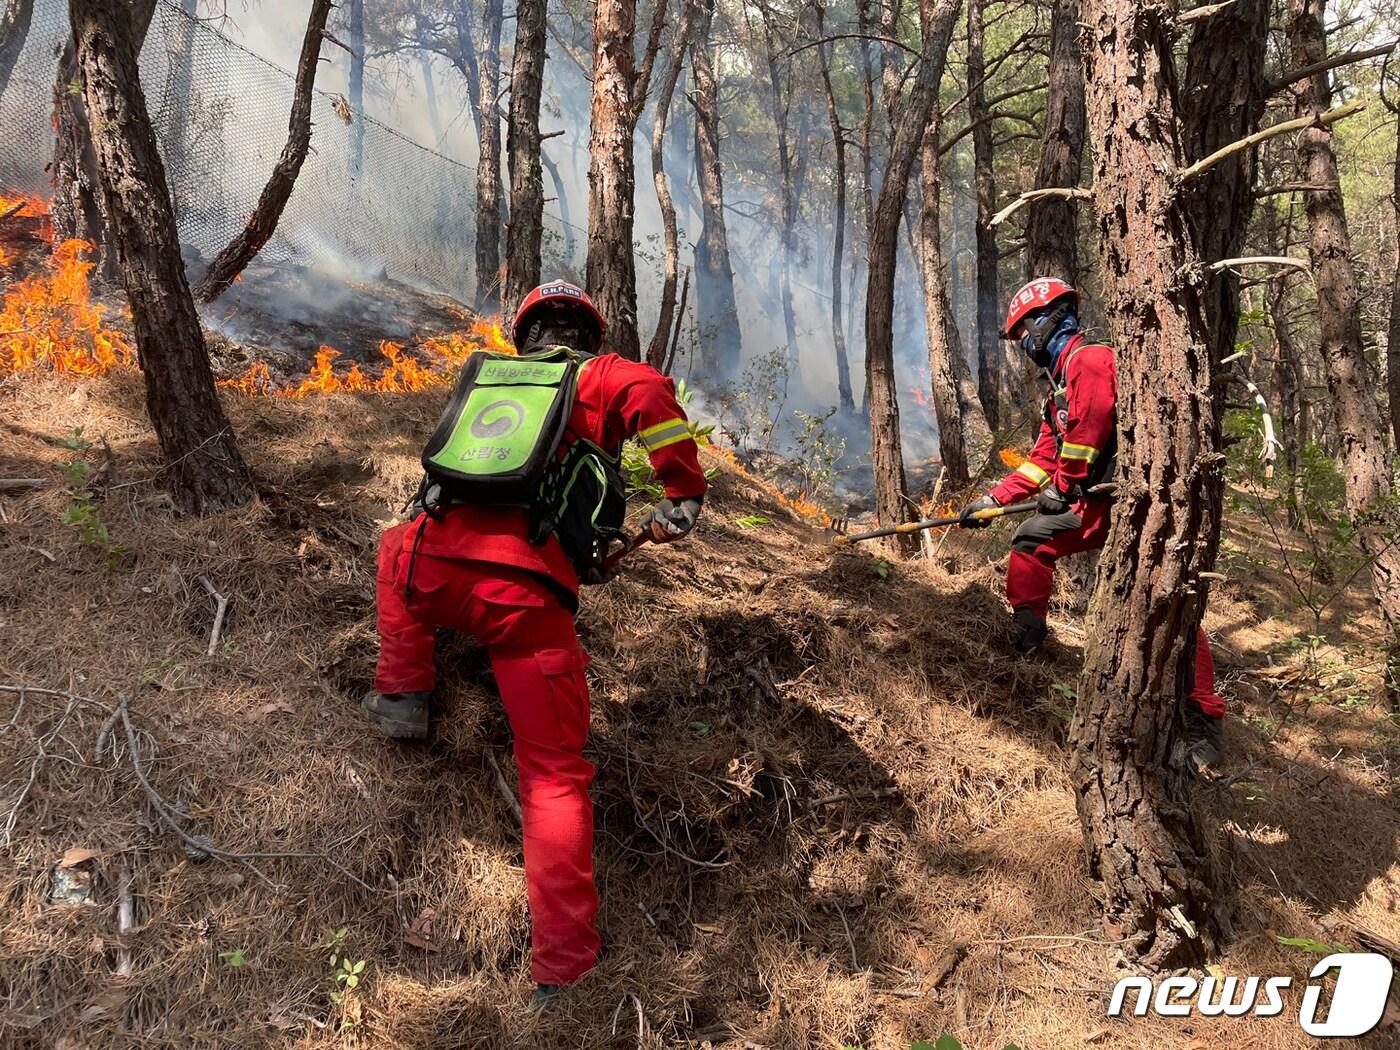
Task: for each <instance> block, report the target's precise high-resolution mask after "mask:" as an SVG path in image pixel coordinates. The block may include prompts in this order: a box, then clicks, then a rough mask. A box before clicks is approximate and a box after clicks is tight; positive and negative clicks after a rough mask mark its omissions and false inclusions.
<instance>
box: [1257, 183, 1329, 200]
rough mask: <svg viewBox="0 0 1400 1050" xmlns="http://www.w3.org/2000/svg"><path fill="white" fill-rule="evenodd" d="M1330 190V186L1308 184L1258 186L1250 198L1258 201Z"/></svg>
mask: <svg viewBox="0 0 1400 1050" xmlns="http://www.w3.org/2000/svg"><path fill="white" fill-rule="evenodd" d="M1331 188H1332V187H1331V186H1317V185H1314V184H1313V183H1310V182H1280V183H1278V184H1277V185H1274V186H1260V187H1259V188H1258V189H1257V190H1255V191H1254V193H1253V194H1252V196H1253V197H1254V199H1255V200H1259V199H1260V198H1261V197H1277V196H1278V195H1279V194H1280V193H1321V192H1322V191H1324V190H1330V189H1331Z"/></svg>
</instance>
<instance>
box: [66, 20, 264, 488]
mask: <svg viewBox="0 0 1400 1050" xmlns="http://www.w3.org/2000/svg"><path fill="white" fill-rule="evenodd" d="M69 13H70V17H71V20H72V26H73V35H74V40H75V41H76V48H77V52H76V53H77V58H78V65H79V69H80V71H81V75H82V85H83V97H84V101H85V103H86V107H87V112H88V113H91V114H92V117H93V119H92V127H93V146H94V149H95V152H96V156H97V167H98V176H99V178H100V179H101V182H102V188H103V192H104V194H105V199H106V205H107V214H108V216H109V218H110V222H111V233H112V241H113V243H114V244H115V246H116V253H117V256H118V260H119V262H120V266H121V272H122V279H123V282H124V284H125V285H126V292H127V296H128V298H129V299H130V302H131V319H132V324H133V326H134V328H135V330H136V343H137V351H138V354H139V357H140V361H141V369H142V372H143V373H144V375H145V381H146V409H147V411H148V412H149V414H150V417H151V423H152V425H153V426H154V427H155V431H156V437H157V439H158V440H159V442H160V447H161V452H162V453H163V454H164V456H165V460H166V463H167V464H168V470H169V475H168V476H169V479H170V482H171V487H172V489H173V490H174V494H175V497H176V498H177V499H178V500H179V502H180V503H181V505H182V506H184V507H185V508H187V509H189V510H192V511H195V512H198V513H204V512H210V511H217V510H220V509H223V508H226V507H232V506H236V505H238V504H241V503H245V502H247V501H248V500H249V499H250V498H251V497H252V495H253V480H252V476H251V474H250V473H249V471H248V467H247V465H246V464H245V463H244V462H243V457H242V456H241V455H240V454H239V451H238V445H237V444H236V442H235V441H234V437H233V433H232V431H231V430H230V428H229V424H228V420H227V419H226V418H225V417H224V412H223V408H222V406H221V405H220V404H219V399H218V395H217V393H216V391H215V389H214V376H213V373H212V372H211V371H210V368H209V355H208V352H207V351H206V349H205V345H204V335H203V332H202V331H201V330H200V327H199V317H198V315H197V314H196V313H195V308H194V300H193V299H192V298H191V297H190V290H189V286H188V285H187V284H186V282H185V270H184V265H183V263H182V262H181V259H180V243H179V238H178V236H177V235H176V232H175V217H174V214H173V212H172V211H171V207H170V191H169V189H168V188H167V186H166V182H165V168H164V166H163V165H162V163H161V159H160V153H159V151H158V150H157V148H156V137H155V133H154V132H153V131H152V130H151V123H150V118H149V116H148V115H147V112H146V101H145V98H144V96H143V95H142V93H141V79H140V73H139V71H138V69H137V62H136V55H137V51H136V41H137V36H136V34H135V33H134V32H133V19H132V13H131V9H130V8H129V7H127V6H126V5H124V4H113V3H105V2H101V0H70V3H69Z"/></svg>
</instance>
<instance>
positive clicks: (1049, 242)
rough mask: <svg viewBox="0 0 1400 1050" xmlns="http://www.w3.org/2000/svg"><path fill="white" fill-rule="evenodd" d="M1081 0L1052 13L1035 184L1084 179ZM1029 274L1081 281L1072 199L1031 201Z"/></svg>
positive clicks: (1062, 2) (1062, 1) (1063, 0)
mask: <svg viewBox="0 0 1400 1050" xmlns="http://www.w3.org/2000/svg"><path fill="white" fill-rule="evenodd" d="M1078 15H1079V4H1078V0H1056V2H1055V8H1054V11H1053V13H1052V14H1051V16H1050V76H1049V82H1050V87H1049V89H1048V90H1047V91H1046V95H1045V131H1044V134H1043V135H1042V137H1041V140H1040V164H1039V166H1038V167H1037V168H1036V173H1035V188H1036V189H1046V188H1048V187H1051V186H1077V185H1079V172H1080V163H1081V159H1082V157H1083V153H1084V69H1083V67H1082V66H1081V64H1080V60H1079V53H1080V49H1079V42H1078V40H1076V36H1077V35H1078V32H1079V30H1078V27H1077V24H1076V19H1077V18H1078ZM1026 210H1027V213H1028V217H1027V219H1026V276H1027V277H1059V278H1060V279H1061V280H1063V281H1067V282H1069V283H1070V284H1074V285H1077V284H1078V283H1079V251H1078V246H1077V243H1076V238H1075V226H1074V210H1075V202H1074V201H1072V200H1054V199H1046V200H1039V201H1035V202H1034V203H1032V204H1031V205H1029V206H1028V207H1027V209H1026Z"/></svg>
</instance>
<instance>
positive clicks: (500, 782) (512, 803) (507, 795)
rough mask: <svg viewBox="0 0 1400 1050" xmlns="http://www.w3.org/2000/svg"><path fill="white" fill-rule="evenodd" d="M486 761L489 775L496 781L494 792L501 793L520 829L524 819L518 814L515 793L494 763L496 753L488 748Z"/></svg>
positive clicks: (518, 808)
mask: <svg viewBox="0 0 1400 1050" xmlns="http://www.w3.org/2000/svg"><path fill="white" fill-rule="evenodd" d="M486 761H487V762H489V763H490V764H491V773H492V775H493V776H494V777H495V779H496V790H497V791H499V792H500V793H501V798H503V799H505V800H506V805H507V806H509V807H510V811H511V812H512V813H514V814H515V822H516V823H517V824H519V825H520V826H521V827H524V825H525V817H524V815H523V814H522V813H521V812H520V800H519V799H518V798H516V797H515V792H514V791H512V790H511V789H510V785H509V784H507V783H506V777H505V774H504V773H502V772H501V764H500V763H499V762H497V761H496V752H494V751H492V750H491V749H490V748H489V747H488V748H487V749H486Z"/></svg>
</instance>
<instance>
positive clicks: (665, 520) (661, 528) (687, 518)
mask: <svg viewBox="0 0 1400 1050" xmlns="http://www.w3.org/2000/svg"><path fill="white" fill-rule="evenodd" d="M698 517H700V500H698V499H682V500H675V501H672V500H669V499H663V500H662V501H661V502H660V503H658V504H657V505H656V506H654V507H652V508H651V513H650V514H649V515H648V516H647V518H646V520H645V521H643V522H642V527H643V528H645V529H646V530H647V531H648V532H649V533H651V539H652V542H653V543H671V542H673V541H674V540H678V539H680V538H681V537H682V536H684V535H685V534H686V533H687V532H689V531H690V530H691V529H693V528H695V519H696V518H698Z"/></svg>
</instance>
